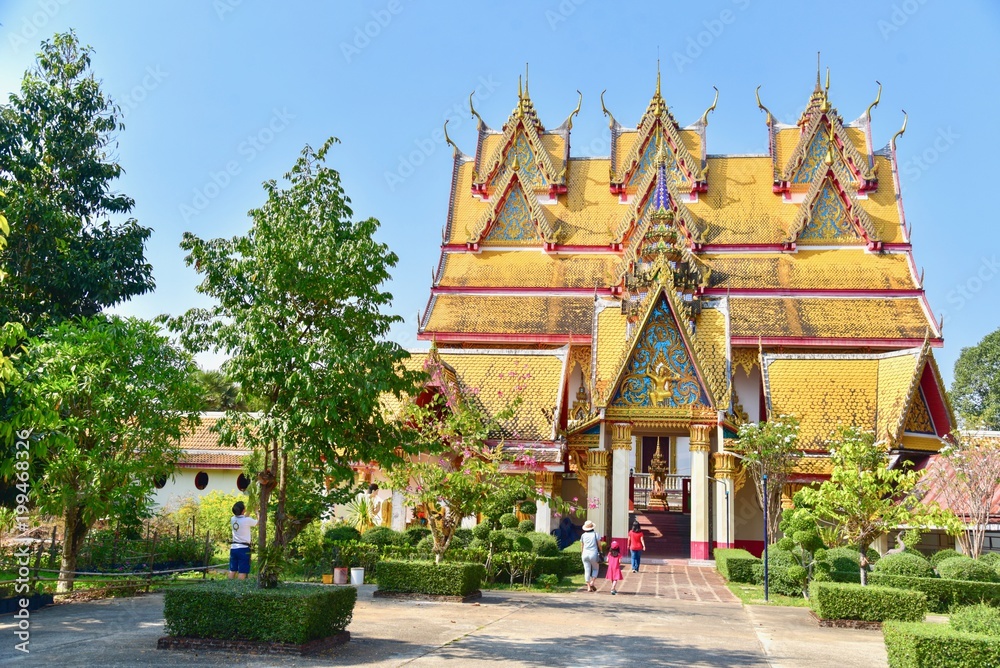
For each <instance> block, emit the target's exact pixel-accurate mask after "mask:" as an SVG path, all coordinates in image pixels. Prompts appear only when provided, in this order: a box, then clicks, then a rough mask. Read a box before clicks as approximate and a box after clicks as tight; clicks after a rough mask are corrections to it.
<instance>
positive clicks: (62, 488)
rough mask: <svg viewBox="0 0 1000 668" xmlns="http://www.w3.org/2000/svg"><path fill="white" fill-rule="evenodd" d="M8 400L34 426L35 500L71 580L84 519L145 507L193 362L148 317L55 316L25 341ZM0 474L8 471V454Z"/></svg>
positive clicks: (185, 413) (177, 430) (192, 391)
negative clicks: (53, 527)
mask: <svg viewBox="0 0 1000 668" xmlns="http://www.w3.org/2000/svg"><path fill="white" fill-rule="evenodd" d="M21 366H22V371H21V373H22V376H23V378H24V380H23V382H22V383H21V384H20V385H19V386H18V392H17V400H18V402H19V403H20V406H19V408H20V412H21V413H22V414H28V415H32V416H34V417H38V418H39V420H38V421H37V423H41V424H44V425H45V427H44V428H43V429H40V430H39V431H38V432H37V433H36V434H35V435H34V436H33V437H32V440H31V448H30V452H31V458H32V460H34V461H35V462H37V463H38V464H40V466H37V467H36V469H35V470H36V474H35V476H34V479H33V480H32V481H31V485H30V490H31V495H32V497H33V499H34V502H35V505H36V508H37V509H38V510H40V511H41V512H43V513H48V514H52V515H61V516H62V518H63V521H64V522H65V532H66V533H65V536H66V538H65V540H64V542H63V548H62V565H61V570H62V573H61V578H62V580H61V581H60V584H59V588H60V590H61V591H67V590H70V589H72V587H73V571H74V570H75V569H76V560H77V554H78V553H79V549H80V547H81V545H82V544H83V541H84V539H85V538H86V536H87V532H88V531H90V529H91V527H93V525H94V523H95V522H97V521H98V520H99V519H103V518H108V517H110V518H119V517H123V518H132V517H135V516H137V513H138V512H141V510H142V509H144V508H148V507H149V504H150V502H151V499H152V492H153V481H154V479H155V478H156V477H157V476H161V475H169V474H170V473H171V472H172V469H173V466H174V463H175V462H176V461H177V458H178V455H179V442H180V438H181V436H182V434H184V433H185V432H186V431H189V430H190V429H192V428H193V427H194V425H195V424H196V422H197V414H196V413H195V412H194V410H193V409H194V407H195V406H196V405H197V399H198V395H197V386H196V385H195V384H194V382H193V380H192V374H193V371H194V368H195V367H194V363H193V362H192V360H191V358H190V356H189V355H188V354H186V353H184V352H182V351H180V350H177V349H176V348H174V347H173V346H172V345H171V344H170V343H169V341H168V340H167V339H166V338H164V337H163V336H161V335H160V333H159V331H158V329H157V327H156V326H155V325H153V324H151V323H148V322H143V321H141V320H136V319H131V318H129V319H124V318H118V317H105V316H98V317H95V318H83V319H80V320H75V321H65V322H63V323H62V324H60V325H56V326H54V327H51V328H49V329H48V330H47V331H46V332H45V334H44V335H42V336H41V337H38V338H34V339H31V340H29V341H28V343H27V352H26V354H25V356H24V357H23V358H22V365H21ZM2 466H3V470H0V473H3V474H4V475H5V476H6V477H8V478H9V477H10V476H11V475H12V474H13V473H14V472H15V471H14V469H15V466H16V465H15V464H14V463H13V461H11V460H6V461H5V462H4V463H3V465H2Z"/></svg>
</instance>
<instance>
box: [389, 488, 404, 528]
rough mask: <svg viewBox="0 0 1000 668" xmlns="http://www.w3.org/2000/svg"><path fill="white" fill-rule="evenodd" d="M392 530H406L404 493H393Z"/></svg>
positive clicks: (394, 491)
mask: <svg viewBox="0 0 1000 668" xmlns="http://www.w3.org/2000/svg"><path fill="white" fill-rule="evenodd" d="M392 530H393V531H405V530H406V501H405V499H404V498H403V493H402V492H397V491H396V490H393V491H392Z"/></svg>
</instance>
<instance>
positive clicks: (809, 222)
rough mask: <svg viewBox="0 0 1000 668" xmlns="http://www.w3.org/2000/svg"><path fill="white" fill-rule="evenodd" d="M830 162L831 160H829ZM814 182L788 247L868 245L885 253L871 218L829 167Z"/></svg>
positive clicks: (802, 206)
mask: <svg viewBox="0 0 1000 668" xmlns="http://www.w3.org/2000/svg"><path fill="white" fill-rule="evenodd" d="M827 157H828V158H829V156H827ZM819 174H820V176H819V178H813V181H812V183H811V184H810V186H809V190H808V191H807V192H806V196H805V199H804V200H803V202H802V204H801V205H800V207H799V212H798V215H796V217H795V219H794V220H793V221H792V224H791V226H790V228H789V230H788V236H787V237H786V238H785V245H786V246H787V247H789V248H793V247H794V245H795V244H797V243H801V244H814V245H823V244H843V243H862V242H864V243H867V244H868V247H869V248H870V249H871V250H881V248H882V242H881V240H880V239H879V236H878V233H877V232H876V230H875V223H874V222H873V221H872V219H871V216H869V215H868V212H867V211H865V210H864V209H863V208H862V207H861V205H860V204H859V203H858V200H857V198H856V197H855V196H854V195H853V194H852V193H851V192H850V191H849V190H846V189H845V188H844V187H843V186H842V184H843V181H842V180H840V179H839V178H838V177H837V175H836V172H835V170H834V169H833V168H832V167H831V165H830V164H829V163H827V164H825V165H824V167H823V169H822V170H820V173H819Z"/></svg>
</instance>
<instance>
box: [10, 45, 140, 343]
mask: <svg viewBox="0 0 1000 668" xmlns="http://www.w3.org/2000/svg"><path fill="white" fill-rule="evenodd" d="M90 57H91V49H90V48H89V47H81V46H80V45H79V43H78V41H77V38H76V35H75V34H74V33H73V32H69V33H64V34H59V35H56V36H55V37H54V38H53V39H52V40H49V41H46V42H44V43H43V44H42V47H41V52H40V53H39V54H38V57H37V60H36V63H35V66H34V68H33V69H32V70H30V71H28V72H26V73H25V75H24V78H23V80H22V82H21V91H20V93H15V94H13V95H11V96H10V99H9V101H8V102H7V104H4V105H0V165H2V168H0V189H2V190H4V191H5V193H6V195H7V197H6V199H5V200H0V210H2V213H4V214H6V217H7V219H8V220H9V221H10V224H11V229H10V236H9V239H8V247H7V248H6V249H0V271H3V272H6V273H7V275H8V276H7V285H6V286H5V289H4V291H3V296H2V298H0V322H19V323H23V324H24V325H25V326H26V327H27V328H28V329H29V331H32V332H38V331H40V330H41V328H42V327H45V326H47V325H48V324H49V323H54V322H59V321H61V320H63V319H65V318H72V317H80V316H91V315H94V314H96V313H98V312H100V311H101V309H103V308H104V307H107V306H113V305H115V304H118V303H120V302H122V301H124V300H127V299H129V298H130V297H132V296H134V295H139V294H143V293H145V292H147V291H149V290H151V289H153V278H152V268H151V267H150V265H149V264H147V263H146V260H145V256H144V246H145V242H146V240H147V239H148V237H149V234H150V229H149V228H146V227H142V226H140V225H139V224H138V222H137V221H136V220H134V219H127V220H125V221H124V222H119V223H114V222H112V221H111V220H110V218H109V216H124V215H127V214H128V213H129V212H131V210H132V208H133V205H134V202H133V200H132V198H130V197H128V196H127V195H124V194H121V193H119V192H117V191H115V190H114V183H115V181H116V179H117V178H118V177H119V176H120V175H121V173H122V167H121V165H119V164H118V163H117V162H116V161H115V160H114V158H113V157H112V156H111V153H112V151H113V149H114V139H113V137H114V134H115V133H117V132H120V131H121V130H122V129H123V125H122V123H121V111H120V109H119V107H118V106H117V105H115V104H114V103H113V102H112V101H111V100H109V99H108V98H107V97H106V96H105V95H104V93H103V92H102V91H101V87H100V84H99V83H98V81H97V80H96V79H95V78H94V74H93V72H92V71H91V67H90Z"/></svg>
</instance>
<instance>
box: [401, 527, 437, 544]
mask: <svg viewBox="0 0 1000 668" xmlns="http://www.w3.org/2000/svg"><path fill="white" fill-rule="evenodd" d="M430 535H431V530H430V529H428V528H427V527H410V528H409V529H407V530H406V531H404V532H403V537H404V538H405V539H406V542H407V543H409V544H410V545H412V546H413V547H416V546H417V543H419V542H420V541H421V540H422V539H423V538H424V537H425V536H430Z"/></svg>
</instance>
